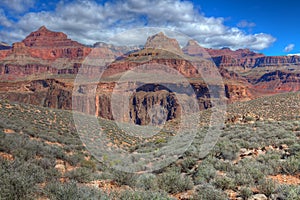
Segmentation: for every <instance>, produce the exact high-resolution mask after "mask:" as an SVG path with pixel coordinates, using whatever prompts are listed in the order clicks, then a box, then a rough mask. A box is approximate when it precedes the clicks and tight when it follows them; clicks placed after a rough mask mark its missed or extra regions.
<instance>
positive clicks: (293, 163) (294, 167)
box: [282, 156, 300, 175]
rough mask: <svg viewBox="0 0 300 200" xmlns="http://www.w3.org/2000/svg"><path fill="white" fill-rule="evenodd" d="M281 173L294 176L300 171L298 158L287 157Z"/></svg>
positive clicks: (299, 159)
mask: <svg viewBox="0 0 300 200" xmlns="http://www.w3.org/2000/svg"><path fill="white" fill-rule="evenodd" d="M282 171H283V173H287V174H292V175H294V174H296V173H299V171H300V158H296V157H295V156H291V157H289V158H288V159H287V160H285V161H284V162H283V164H282Z"/></svg>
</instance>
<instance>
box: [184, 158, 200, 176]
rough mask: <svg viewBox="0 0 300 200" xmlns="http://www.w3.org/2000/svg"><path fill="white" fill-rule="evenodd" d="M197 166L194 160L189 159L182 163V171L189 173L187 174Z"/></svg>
mask: <svg viewBox="0 0 300 200" xmlns="http://www.w3.org/2000/svg"><path fill="white" fill-rule="evenodd" d="M195 164H196V161H195V160H194V159H193V158H191V157H187V158H186V159H184V160H183V162H182V163H181V171H182V172H185V173H187V172H189V170H191V169H192V168H193V167H194V166H195Z"/></svg>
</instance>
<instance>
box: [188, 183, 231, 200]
mask: <svg viewBox="0 0 300 200" xmlns="http://www.w3.org/2000/svg"><path fill="white" fill-rule="evenodd" d="M193 199H194V200H227V199H228V198H227V196H226V195H225V194H224V193H223V192H222V191H221V190H217V189H215V188H214V187H213V186H212V185H210V184H204V185H200V186H198V187H197V188H196V192H195V194H194V196H193Z"/></svg>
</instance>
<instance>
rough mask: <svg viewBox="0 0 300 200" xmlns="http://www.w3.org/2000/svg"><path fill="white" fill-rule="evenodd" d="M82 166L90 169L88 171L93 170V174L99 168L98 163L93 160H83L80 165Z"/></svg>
mask: <svg viewBox="0 0 300 200" xmlns="http://www.w3.org/2000/svg"><path fill="white" fill-rule="evenodd" d="M80 166H81V167H85V168H88V169H90V170H92V171H93V172H95V171H96V168H97V166H96V163H95V161H93V160H82V161H81V163H80Z"/></svg>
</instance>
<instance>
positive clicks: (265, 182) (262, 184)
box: [257, 179, 277, 197]
mask: <svg viewBox="0 0 300 200" xmlns="http://www.w3.org/2000/svg"><path fill="white" fill-rule="evenodd" d="M276 187H277V186H276V183H275V182H274V181H273V180H270V179H262V180H260V181H259V182H258V186H257V189H258V190H259V191H260V193H262V194H265V195H266V196H267V197H269V196H271V194H274V193H275V191H276Z"/></svg>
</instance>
